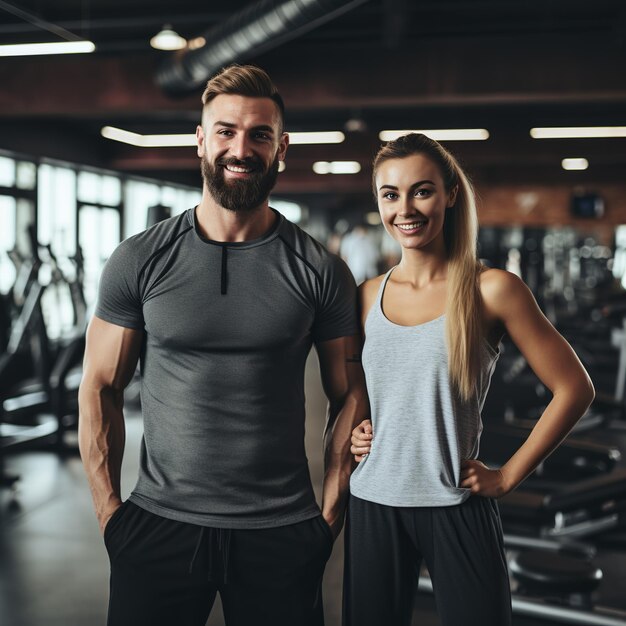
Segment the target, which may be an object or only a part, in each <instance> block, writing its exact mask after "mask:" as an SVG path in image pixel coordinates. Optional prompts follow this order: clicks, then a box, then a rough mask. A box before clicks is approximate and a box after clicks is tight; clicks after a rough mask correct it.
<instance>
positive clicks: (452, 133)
mask: <svg viewBox="0 0 626 626" xmlns="http://www.w3.org/2000/svg"><path fill="white" fill-rule="evenodd" d="M409 133H421V134H422V135H426V136H427V137H430V138H431V139H434V140H435V141H484V140H485V139H489V131H488V130H487V129H485V128H441V129H430V130H383V131H381V132H380V133H379V134H378V138H379V139H380V140H381V141H394V140H395V139H397V138H398V137H402V136H403V135H408V134H409Z"/></svg>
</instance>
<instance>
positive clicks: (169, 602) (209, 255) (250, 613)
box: [80, 66, 366, 626]
mask: <svg viewBox="0 0 626 626" xmlns="http://www.w3.org/2000/svg"><path fill="white" fill-rule="evenodd" d="M203 104H204V107H203V112H202V124H201V125H200V126H198V128H197V131H196V136H197V151H198V156H199V157H200V159H201V170H202V176H203V179H204V185H203V196H202V201H201V202H200V204H199V205H198V206H197V207H196V208H195V209H190V210H189V211H187V212H186V213H183V214H181V215H179V216H176V217H174V218H171V219H168V220H165V221H163V222H161V223H159V224H157V225H156V226H154V227H153V228H150V229H148V230H147V231H145V232H143V233H140V234H139V235H136V236H134V237H131V238H129V239H127V240H126V241H124V242H122V244H120V246H119V247H118V248H117V249H116V251H115V252H114V253H113V255H112V256H111V258H110V259H109V261H108V262H107V265H106V267H105V269H104V271H103V274H102V278H101V281H100V292H99V299H98V305H97V308H96V311H95V316H94V318H93V320H92V321H91V324H90V326H89V330H88V333H87V349H86V353H85V369H84V378H83V383H82V385H81V389H80V409H81V415H80V449H81V455H82V457H83V462H84V465H85V468H86V471H87V475H88V479H89V483H90V487H91V490H92V494H93V499H94V504H95V509H96V514H97V516H98V520H99V523H100V528H101V530H102V531H103V533H104V540H105V544H106V546H107V550H108V553H109V557H110V561H111V582H110V601H109V621H108V623H109V625H110V626H121V625H131V624H132V625H133V626H141V625H144V624H145V625H148V624H150V625H151V626H154V625H166V624H167V625H171V626H183V625H184V626H186V625H190V626H192V625H197V626H203V625H204V624H205V622H206V619H207V617H208V615H209V613H210V611H211V608H212V605H213V602H214V600H215V596H216V593H217V592H219V593H220V596H221V599H222V605H223V607H224V614H225V619H226V624H227V625H228V626H243V625H245V626H251V625H252V624H255V625H256V624H268V625H270V624H271V625H272V626H281V625H285V626H287V625H288V626H308V625H311V626H313V625H315V626H317V625H321V624H323V613H322V606H321V595H320V585H321V577H322V573H323V569H324V566H325V562H326V560H327V558H328V556H329V555H330V552H331V550H332V543H333V540H334V538H335V537H336V535H337V534H338V532H339V530H340V528H341V525H342V519H343V513H344V507H345V501H344V500H345V494H346V491H347V487H348V478H349V473H350V469H351V457H350V443H349V439H350V433H351V430H352V428H353V426H354V425H355V424H356V423H357V422H358V421H360V419H361V418H362V416H363V414H364V407H365V402H366V400H365V393H364V387H363V382H362V373H361V369H360V365H359V354H360V344H359V337H358V334H357V333H358V327H357V319H356V313H355V308H356V307H355V285H354V281H353V279H352V278H351V276H350V274H349V271H348V269H347V267H346V266H345V264H343V262H342V261H340V260H339V259H337V258H336V257H334V256H331V255H330V254H329V253H328V252H327V251H326V250H325V249H324V248H323V247H322V246H321V245H319V244H318V243H317V242H316V241H315V240H313V239H312V238H311V237H309V236H308V235H306V234H305V233H304V232H303V231H301V230H300V229H299V228H298V227H296V226H295V225H293V224H291V223H289V222H288V221H287V220H285V219H284V218H283V217H282V216H281V215H279V214H278V213H277V212H276V211H274V210H273V209H271V208H270V207H269V205H268V196H269V193H270V191H271V189H272V188H273V186H274V184H275V182H276V178H277V174H278V164H279V161H281V160H283V159H284V158H285V153H286V151H287V145H288V142H289V138H288V135H287V134H286V133H284V132H283V103H282V99H281V97H280V95H279V94H278V92H277V91H276V88H275V87H274V86H273V84H272V83H271V81H270V79H269V77H268V76H267V74H265V72H263V71H262V70H260V69H259V68H256V67H252V66H244V67H240V66H231V67H228V68H226V69H225V70H223V71H222V72H221V73H220V74H218V75H217V76H216V77H214V78H213V79H212V80H210V81H209V83H208V84H207V88H206V90H205V92H204V95H203ZM313 343H314V344H315V346H316V349H317V352H318V356H319V361H320V369H321V375H322V382H323V386H324V390H325V393H326V395H327V396H328V399H329V410H328V421H327V425H326V429H325V434H324V440H325V477H324V487H323V500H322V513H321V514H320V510H319V507H318V506H317V504H316V502H315V499H314V496H313V490H312V487H311V482H310V478H309V472H308V465H307V460H306V456H305V451H304V441H303V439H304V365H305V361H306V358H307V354H308V352H309V351H310V348H311V345H312V344H313ZM140 355H141V373H142V394H141V395H142V411H143V419H144V438H143V442H142V449H141V467H140V472H139V480H138V482H137V485H136V487H135V489H134V490H133V492H132V494H131V496H130V498H129V499H128V500H127V501H126V502H124V503H122V502H121V499H120V467H121V461H122V455H123V448H124V418H123V412H122V407H123V390H124V387H125V386H126V385H127V384H128V382H129V380H130V378H131V376H132V373H133V371H134V369H135V366H136V363H137V361H138V359H139V356H140Z"/></svg>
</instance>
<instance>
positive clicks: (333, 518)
mask: <svg viewBox="0 0 626 626" xmlns="http://www.w3.org/2000/svg"><path fill="white" fill-rule="evenodd" d="M322 517H323V518H324V520H326V523H327V524H328V525H329V526H330V530H331V531H332V533H333V539H337V537H338V536H339V533H340V532H341V529H342V528H343V522H344V519H345V515H344V513H343V512H341V513H339V512H336V511H322Z"/></svg>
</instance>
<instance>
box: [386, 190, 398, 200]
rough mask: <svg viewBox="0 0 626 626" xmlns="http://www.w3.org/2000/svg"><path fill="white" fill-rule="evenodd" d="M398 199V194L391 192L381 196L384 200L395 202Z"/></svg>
mask: <svg viewBox="0 0 626 626" xmlns="http://www.w3.org/2000/svg"><path fill="white" fill-rule="evenodd" d="M397 197H398V194H395V193H393V192H391V191H388V192H387V193H384V194H383V198H384V199H385V200H395V199H396V198H397Z"/></svg>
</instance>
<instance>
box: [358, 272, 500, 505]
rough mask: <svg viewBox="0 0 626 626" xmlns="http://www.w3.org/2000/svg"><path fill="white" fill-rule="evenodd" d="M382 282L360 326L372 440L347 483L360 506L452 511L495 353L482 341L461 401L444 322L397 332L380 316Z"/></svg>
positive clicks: (461, 494)
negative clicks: (471, 383)
mask: <svg viewBox="0 0 626 626" xmlns="http://www.w3.org/2000/svg"><path fill="white" fill-rule="evenodd" d="M392 271H393V270H390V271H389V272H388V273H387V275H386V276H385V279H384V280H383V281H382V284H381V286H380V289H379V291H378V295H377V297H376V301H375V302H374V304H373V305H372V308H371V309H370V311H369V313H368V315H367V319H366V321H365V345H364V347H363V369H364V371H365V378H366V382H367V392H368V396H369V399H370V408H371V417H372V428H373V431H374V439H373V441H372V448H371V452H370V454H369V455H367V457H366V458H365V459H364V460H363V461H361V463H359V465H358V467H357V468H356V470H355V471H354V472H353V474H352V477H351V480H350V491H351V493H352V494H353V495H354V496H356V497H357V498H361V499H362V500H369V501H371V502H377V503H378V504H385V505H387V506H397V507H404V506H409V507H427V506H452V505H455V504H460V503H461V502H464V501H465V500H466V499H467V498H468V497H469V496H470V490H469V489H464V488H461V487H460V486H459V484H460V482H461V481H460V477H461V463H462V462H463V461H464V460H466V459H475V458H477V456H478V448H479V442H480V435H481V432H482V421H481V418H480V411H481V409H482V407H483V404H484V402H485V397H486V395H487V391H488V390H489V383H490V381H491V375H492V373H493V371H494V369H495V366H496V362H497V360H498V356H499V352H498V351H497V350H495V349H494V348H493V347H491V346H490V345H489V344H488V343H487V341H486V340H483V343H482V349H481V355H480V356H481V358H480V368H479V372H478V379H477V381H476V386H475V389H476V391H475V394H474V395H473V396H472V397H471V398H470V399H469V400H463V399H462V398H461V397H460V396H459V394H458V393H457V392H456V391H455V390H454V388H453V387H452V385H451V384H450V375H449V373H448V350H447V347H446V339H445V316H444V315H442V316H441V317H438V318H436V319H434V320H431V321H429V322H426V323H424V324H419V325H417V326H401V325H399V324H395V323H393V322H392V321H390V320H389V319H388V318H387V317H385V314H384V312H383V308H382V296H383V293H384V290H385V286H386V285H387V280H388V279H389V276H390V275H391V272H392Z"/></svg>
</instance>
